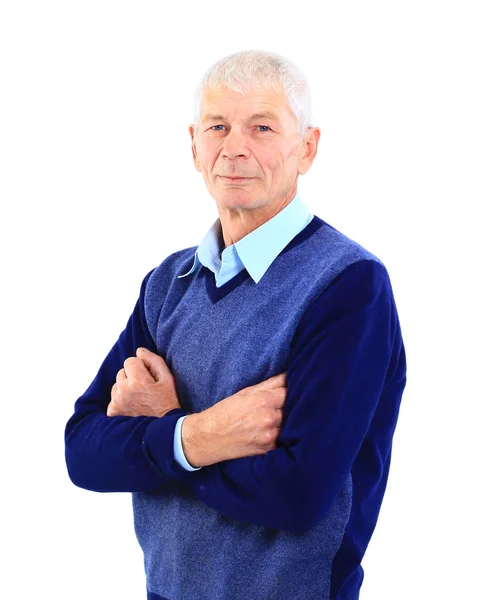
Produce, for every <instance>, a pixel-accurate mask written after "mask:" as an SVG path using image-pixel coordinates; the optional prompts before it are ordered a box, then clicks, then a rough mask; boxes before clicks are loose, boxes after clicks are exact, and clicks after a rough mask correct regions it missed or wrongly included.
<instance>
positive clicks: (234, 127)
mask: <svg viewBox="0 0 487 600" xmlns="http://www.w3.org/2000/svg"><path fill="white" fill-rule="evenodd" d="M189 129H190V134H191V138H192V141H193V142H192V148H193V159H194V163H195V166H196V168H197V170H198V171H200V172H201V173H202V174H203V178H204V180H205V183H206V186H207V188H208V191H209V193H210V195H211V196H212V197H213V198H214V199H215V200H216V201H217V204H218V205H219V207H222V208H223V207H226V208H242V209H246V208H248V209H253V208H259V207H263V206H265V205H271V204H276V205H277V204H282V203H283V202H284V203H287V202H286V201H287V200H291V199H292V198H293V197H294V194H295V192H296V182H297V177H298V174H303V173H305V172H306V171H307V170H308V168H309V166H310V164H311V162H310V160H309V158H308V159H303V156H304V155H305V154H306V149H307V144H306V141H303V140H302V138H301V137H300V135H299V133H298V130H297V121H296V117H295V116H294V115H293V113H292V111H291V109H290V108H289V105H288V103H287V100H286V97H285V96H284V94H283V93H282V92H279V93H278V92H276V91H275V90H273V89H264V88H262V87H254V88H253V89H252V90H251V91H250V92H249V93H247V94H244V95H242V94H240V93H238V92H234V91H232V90H229V89H228V88H225V87H222V86H219V87H217V88H215V89H212V90H205V91H204V93H203V95H202V98H201V113H200V127H199V130H198V133H197V134H195V130H194V126H193V125H191V126H190V128H189ZM318 137H319V131H318ZM311 160H312V159H311ZM238 177H240V178H244V179H232V178H238Z"/></svg>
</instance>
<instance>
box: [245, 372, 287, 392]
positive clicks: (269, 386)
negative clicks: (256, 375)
mask: <svg viewBox="0 0 487 600" xmlns="http://www.w3.org/2000/svg"><path fill="white" fill-rule="evenodd" d="M285 385H286V373H285V372H284V373H279V374H278V375H274V376H273V377H269V379H264V381H261V382H260V383H256V384H255V385H251V386H250V387H249V388H246V389H252V390H253V391H254V390H255V391H258V390H273V389H274V388H280V387H284V386H285Z"/></svg>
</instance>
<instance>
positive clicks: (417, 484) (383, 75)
mask: <svg viewBox="0 0 487 600" xmlns="http://www.w3.org/2000/svg"><path fill="white" fill-rule="evenodd" d="M483 4H484V3H482V2H469V1H465V0H463V1H462V2H449V1H443V2H432V1H428V0H422V1H415V0H414V1H411V0H410V1H409V2H390V1H387V2H386V1H384V2H377V1H369V2H352V1H347V2H322V3H318V2H297V3H290V2H284V1H283V0H281V1H280V2H263V1H262V0H260V1H258V2H256V1H253V0H246V1H245V2H238V3H235V2H221V1H210V2H206V3H198V2H186V3H181V4H176V3H175V4H174V5H172V6H171V5H169V4H168V3H166V2H162V1H160V2H154V1H151V2H143V1H141V2H126V1H120V0H118V1H117V2H109V1H103V0H97V1H96V2H93V1H87V0H85V1H84V2H73V1H67V0H64V1H62V2H61V1H58V2H54V1H48V0H44V1H43V2H23V1H21V0H12V1H4V2H2V4H1V8H0V61H1V66H0V86H1V93H0V104H1V106H0V160H1V162H0V199H1V215H2V216H1V253H0V257H1V261H2V270H1V274H2V276H1V282H2V292H1V303H2V307H1V313H0V314H1V319H2V344H1V352H2V356H1V361H0V365H1V374H0V376H1V388H0V389H1V402H2V427H1V432H2V433H1V435H0V443H1V447H0V456H1V461H2V462H1V484H2V485H1V489H2V494H1V496H0V498H1V512H0V514H1V519H2V524H1V534H0V540H1V545H2V556H3V559H2V578H1V580H0V597H1V598H5V599H9V598H31V597H36V598H69V599H70V600H75V599H86V598H90V599H91V600H98V599H105V598H117V600H123V599H127V600H129V599H130V600H134V599H138V598H140V599H143V598H145V578H144V573H143V561H142V554H141V551H140V549H139V547H138V545H137V541H136V539H135V535H134V533H133V528H132V514H131V499H130V496H129V495H125V494H106V495H103V494H96V493H93V492H88V491H84V490H81V489H78V488H76V487H75V486H74V485H73V484H71V482H70V480H69V478H68V476H67V473H66V468H65V463H64V454H63V453H64V439H63V434H64V426H65V423H66V421H67V419H68V418H69V417H70V415H71V413H72V410H73V405H74V402H75V400H76V398H77V397H78V396H79V395H80V394H81V393H82V392H83V391H84V390H85V389H86V387H87V386H88V384H89V383H90V382H91V380H92V378H93V377H94V375H95V373H96V371H97V369H98V367H99V365H100V363H101V361H102V359H103V358H104V356H105V355H106V353H107V352H108V350H109V349H110V347H111V346H112V344H113V343H114V341H115V340H116V338H117V336H118V335H119V333H120V331H121V330H122V329H123V327H124V326H125V323H126V321H127V319H128V316H129V314H130V312H131V310H132V308H133V305H134V304H135V301H136V299H137V296H138V292H139V286H140V283H141V281H142V278H143V277H144V275H145V274H146V273H147V272H148V271H149V270H150V269H151V268H153V267H154V266H156V265H157V264H159V263H160V262H161V261H162V260H163V259H164V258H165V257H166V256H167V255H169V254H170V253H172V252H174V251H176V250H179V249H182V248H186V247H188V246H194V245H197V244H198V243H199V242H200V241H201V237H202V236H203V234H204V233H205V232H206V230H207V229H208V228H209V226H210V225H211V224H212V223H213V221H214V220H215V218H216V217H217V212H216V208H215V204H214V200H213V199H212V198H211V197H210V196H209V194H208V192H207V191H206V188H205V185H204V182H203V179H202V177H201V175H200V174H199V173H198V172H197V171H196V170H195V169H194V167H193V164H192V160H191V146H190V136H189V133H188V126H189V124H190V123H191V122H192V120H193V92H194V88H195V87H196V85H197V83H198V81H199V80H200V78H201V77H202V75H203V73H204V71H205V70H206V69H207V68H208V67H209V66H210V65H211V64H213V63H214V62H216V61H217V60H218V59H220V58H222V57H223V56H226V55H228V54H231V53H233V52H237V51H240V50H244V49H252V48H254V49H262V50H268V51H272V52H278V53H280V54H283V55H285V56H287V57H289V58H291V60H294V61H295V62H296V63H297V64H298V65H300V66H301V68H302V69H303V70H304V71H305V72H306V74H307V75H308V78H309V81H310V85H311V88H312V92H313V99H314V113H315V125H317V126H320V127H321V130H322V138H321V142H320V146H319V151H318V156H317V159H316V161H315V163H314V165H313V167H312V168H311V170H310V172H309V173H308V174H307V175H306V176H305V177H303V178H301V179H300V182H299V185H300V192H301V197H302V199H303V201H304V202H305V204H306V205H307V206H308V208H309V209H310V210H311V211H312V212H313V213H314V214H317V215H318V216H319V217H320V218H322V219H324V220H325V221H327V222H328V223H330V224H332V225H333V226H334V227H336V228H338V229H339V230H341V231H342V232H343V233H345V234H346V235H348V236H349V237H352V238H353V239H355V240H356V241H358V242H359V243H361V244H362V245H364V246H365V247H366V248H368V249H369V250H371V251H372V252H374V253H375V254H377V255H378V256H379V257H380V258H381V259H382V260H383V261H384V263H385V264H386V266H387V268H388V270H389V274H390V277H391V280H392V284H393V289H394V292H395V297H396V303H397V307H398V310H399V315H400V319H401V325H402V329H403V335H404V340H405V345H406V351H407V358H408V369H409V371H408V373H409V379H408V383H407V387H406V391H405V393H404V396H403V402H402V406H401V411H400V416H399V423H398V427H397V429H396V435H395V438H394V445H393V454H392V465H391V472H390V476H389V483H388V487H387V490H386V495H385V498H384V502H383V505H382V510H381V513H380V516H379V521H378V523H377V528H376V530H375V533H374V535H373V537H372V540H371V542H370V545H369V547H368V549H367V552H366V555H365V558H364V560H363V567H364V569H365V580H364V583H363V586H362V592H361V596H360V597H361V600H362V599H363V600H391V599H394V600H402V599H404V600H406V599H407V600H410V599H411V598H414V599H415V600H416V599H423V598H424V599H427V600H431V599H433V598H434V599H436V598H442V599H444V598H452V599H453V598H455V599H456V598H471V597H475V598H479V597H481V596H482V594H483V593H485V575H484V570H485V566H484V565H485V558H486V556H485V542H484V539H485V535H486V527H485V525H486V521H485V507H486V505H487V498H486V495H485V492H483V489H482V484H483V483H484V482H485V472H486V470H485V458H486V451H485V432H484V431H485V429H484V423H483V418H482V417H483V415H484V414H485V412H484V410H485V408H484V407H485V400H486V393H485V380H484V378H483V377H482V373H485V359H486V353H485V339H486V329H485V316H484V311H485V306H486V296H485V293H484V292H483V290H482V284H485V274H486V269H485V240H486V236H485V232H484V229H485V225H484V221H483V219H481V218H480V209H481V208H484V206H483V205H485V203H486V200H487V192H486V164H487V163H486V159H487V151H486V147H487V146H486V139H487V137H486V134H487V127H486V107H487V94H486V64H485V56H487V48H486V42H485V39H486V34H485V32H486V20H485V17H484V15H483V14H482V12H481V8H482V5H483ZM310 600H311V599H310Z"/></svg>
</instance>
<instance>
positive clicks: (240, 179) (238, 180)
mask: <svg viewBox="0 0 487 600" xmlns="http://www.w3.org/2000/svg"><path fill="white" fill-rule="evenodd" d="M220 178H221V179H223V181H226V182H228V183H247V182H248V181H252V179H253V177H224V176H223V175H220Z"/></svg>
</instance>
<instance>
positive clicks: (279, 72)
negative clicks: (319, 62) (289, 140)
mask: <svg viewBox="0 0 487 600" xmlns="http://www.w3.org/2000/svg"><path fill="white" fill-rule="evenodd" d="M254 84H257V85H261V86H263V87H272V88H274V89H275V90H276V91H277V92H284V94H285V96H286V98H287V101H288V104H289V107H290V109H291V110H292V112H293V114H294V116H295V117H296V120H297V128H298V132H299V134H300V136H301V137H304V135H305V133H306V130H307V128H308V127H311V126H312V113H311V92H310V89H309V85H308V82H307V80H306V76H305V75H304V73H303V71H302V70H301V69H300V68H299V67H298V66H297V65H296V64H295V63H293V62H292V61H290V60H289V59H287V58H284V57H283V56H280V55H279V54H274V53H273V52H265V51H264V50H243V51H242V52H237V53H235V54H230V55H229V56H225V57H224V58H222V59H221V60H219V61H218V62H216V63H215V64H214V65H212V66H211V67H210V68H209V69H208V70H207V71H206V73H205V74H204V76H203V78H202V80H201V81H200V83H199V84H198V86H197V88H196V91H195V113H194V123H195V128H196V130H198V128H199V120H200V116H201V115H200V110H201V97H202V94H203V92H204V91H205V90H211V89H214V88H216V87H217V86H219V85H223V86H224V87H226V88H228V89H230V90H233V91H235V92H240V93H241V94H244V93H246V92H248V91H249V89H250V88H251V87H252V86H253V85H254Z"/></svg>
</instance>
